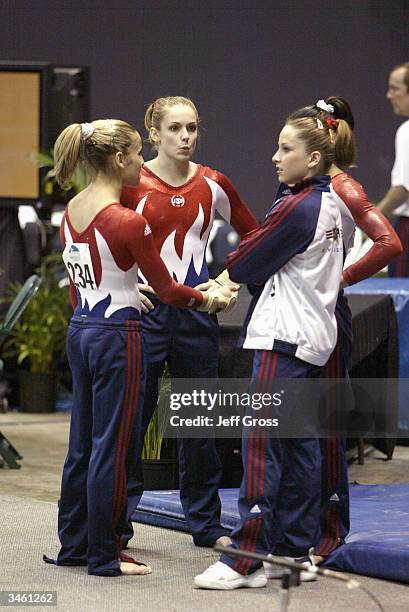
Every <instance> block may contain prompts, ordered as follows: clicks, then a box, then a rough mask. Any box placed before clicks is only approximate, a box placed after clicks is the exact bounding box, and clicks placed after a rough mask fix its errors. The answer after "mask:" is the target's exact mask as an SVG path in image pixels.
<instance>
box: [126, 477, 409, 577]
mask: <svg viewBox="0 0 409 612" xmlns="http://www.w3.org/2000/svg"><path fill="white" fill-rule="evenodd" d="M350 495H351V532H350V534H349V536H348V538H347V542H346V544H345V545H344V546H341V547H339V548H338V549H337V550H336V551H334V552H333V553H332V555H331V556H330V557H328V559H327V561H326V563H325V566H326V567H333V568H336V569H339V570H343V571H346V572H353V573H356V574H364V575H365V576H373V577H375V578H384V579H388V580H397V581H401V582H406V583H409V484H388V485H350ZM237 497H238V489H221V490H220V498H221V500H222V516H221V522H222V525H223V526H224V527H226V528H228V529H232V528H233V527H234V526H235V525H236V523H237V520H238V511H237ZM132 520H133V521H135V522H138V523H145V524H148V525H154V526H157V527H165V528H168V529H176V530H178V531H186V532H188V531H189V530H188V528H187V525H186V522H185V519H184V515H183V512H182V506H181V504H180V499H179V491H146V492H145V493H144V494H143V497H142V500H141V502H140V504H139V507H138V510H137V511H136V512H135V513H134V515H133V516H132Z"/></svg>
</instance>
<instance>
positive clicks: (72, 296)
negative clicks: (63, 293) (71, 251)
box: [60, 214, 78, 310]
mask: <svg viewBox="0 0 409 612" xmlns="http://www.w3.org/2000/svg"><path fill="white" fill-rule="evenodd" d="M65 223H66V221H65V214H64V216H63V218H62V221H61V225H60V242H61V245H62V248H63V250H64V249H65V234H64V224H65ZM67 276H68V283H69V289H70V300H71V306H72V309H73V310H75V309H76V307H77V303H78V295H77V290H76V288H75V286H74V283H73V282H72V280H71V278H70V275H69V274H68V273H67Z"/></svg>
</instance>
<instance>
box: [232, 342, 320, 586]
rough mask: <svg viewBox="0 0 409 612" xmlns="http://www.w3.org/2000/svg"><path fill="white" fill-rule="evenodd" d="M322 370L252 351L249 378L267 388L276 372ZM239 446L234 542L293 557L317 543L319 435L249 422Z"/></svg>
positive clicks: (244, 569)
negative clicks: (274, 433)
mask: <svg viewBox="0 0 409 612" xmlns="http://www.w3.org/2000/svg"><path fill="white" fill-rule="evenodd" d="M321 375H322V368H320V367H318V366H313V365H311V364H308V363H306V362H304V361H301V360H300V359H297V358H296V357H293V356H290V355H286V354H282V353H278V352H274V351H264V350H257V351H256V352H255V356H254V362H253V375H252V378H253V385H255V387H254V388H255V389H256V390H258V391H264V392H267V391H268V389H269V388H271V387H272V385H273V383H275V382H276V381H277V379H279V378H287V379H288V378H317V377H320V376H321ZM252 414H253V416H254V414H256V413H254V412H253V413H252ZM258 416H266V417H268V416H269V414H268V409H267V410H266V411H265V412H264V414H262V415H261V411H260V412H259V413H258ZM242 448H243V464H244V476H243V481H242V484H241V487H240V494H239V513H240V522H239V524H238V526H237V527H236V528H235V529H234V531H233V533H232V535H231V538H232V541H233V547H234V548H237V549H240V548H241V549H243V550H246V551H249V552H256V553H260V554H264V555H266V554H268V553H270V552H274V553H275V554H280V555H288V556H292V557H297V556H301V555H305V554H306V553H307V552H308V550H309V549H310V547H312V546H314V545H315V544H316V542H317V541H318V538H319V533H320V496H321V452H320V445H319V440H318V439H315V438H305V439H299V438H288V439H280V438H276V437H270V436H269V435H268V432H265V433H263V432H260V431H257V428H254V429H252V430H250V431H249V432H248V433H247V435H245V436H243V444H242ZM286 503H288V508H289V510H288V511H286ZM280 516H284V517H285V519H286V521H285V522H286V524H287V525H288V526H289V527H290V528H291V533H290V534H286V533H285V531H284V527H285V526H284V525H283V524H281V521H280ZM283 541H285V548H284V547H283V544H282V542H283ZM221 561H223V562H224V563H226V564H227V565H229V566H230V567H232V568H233V569H234V570H236V571H237V572H240V573H241V574H248V573H251V572H253V571H255V570H256V569H257V568H258V567H259V566H260V565H261V564H260V562H257V561H251V560H249V559H240V558H233V557H229V556H228V555H225V554H223V555H222V556H221Z"/></svg>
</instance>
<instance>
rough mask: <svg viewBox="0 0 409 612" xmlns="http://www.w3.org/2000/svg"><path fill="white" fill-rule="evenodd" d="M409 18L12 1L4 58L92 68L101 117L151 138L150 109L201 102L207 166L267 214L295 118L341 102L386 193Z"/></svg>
mask: <svg viewBox="0 0 409 612" xmlns="http://www.w3.org/2000/svg"><path fill="white" fill-rule="evenodd" d="M408 14H409V3H408V1H407V0H400V1H398V0H384V1H373V0H372V1H369V0H368V1H360V0H355V1H351V2H350V1H346V2H325V1H322V2H312V1H311V0H305V1H293V2H291V1H287V2H282V1H277V2H276V1H270V2H267V1H257V0H253V1H252V2H250V1H247V2H245V1H241V0H235V1H230V0H227V1H224V2H223V1H222V0H220V1H216V0H207V1H206V2H204V1H203V2H201V1H200V0H192V1H189V0H186V1H184V2H182V1H176V0H175V1H165V0H163V1H160V0H146V1H143V2H142V1H138V0H133V1H121V0H117V1H116V2H113V1H112V0H99V1H95V0H88V1H82V2H79V1H78V0H71V1H66V2H60V1H58V0H25V1H22V0H2V2H1V3H0V59H2V60H20V61H23V60H29V61H49V62H52V63H54V64H56V65H61V64H71V65H89V66H90V67H91V110H92V113H91V117H90V119H92V118H98V117H113V116H115V117H118V118H122V119H125V120H128V121H130V122H132V123H133V124H134V125H135V126H136V127H137V128H139V129H140V130H141V131H143V116H144V110H145V108H146V105H147V104H149V103H150V102H151V101H152V100H154V99H155V98H157V97H158V96H161V95H169V94H173V95H187V96H191V97H192V98H193V100H194V101H195V102H196V104H197V106H198V108H199V112H200V115H201V119H202V138H201V144H200V148H199V150H198V152H197V155H196V159H197V160H198V161H200V162H202V163H205V164H208V165H210V166H212V167H215V168H217V169H219V170H221V171H223V172H225V173H226V174H227V175H228V176H229V177H230V178H231V180H232V181H233V182H234V183H235V185H236V186H237V187H238V189H239V191H240V193H241V194H242V197H243V198H244V199H245V200H246V201H247V202H248V204H249V205H250V206H251V207H252V208H253V210H254V211H255V212H256V214H257V215H258V217H260V218H261V217H262V216H263V213H264V211H265V209H266V208H267V207H268V206H269V203H270V200H271V197H272V194H273V192H274V191H275V189H276V178H275V173H274V171H273V167H272V165H271V155H272V152H273V151H274V147H275V143H276V140H277V136H278V132H279V130H280V127H281V125H282V122H283V119H284V118H285V116H286V115H287V114H288V113H289V112H290V111H292V110H294V109H295V108H297V107H298V106H301V105H304V104H307V103H311V102H314V101H316V100H317V99H318V98H321V97H324V96H327V95H330V94H339V95H343V96H344V97H346V98H347V99H348V100H349V101H350V103H351V105H352V108H353V110H354V112H355V116H356V126H357V127H356V136H357V141H358V146H359V167H358V168H357V169H356V171H355V176H356V177H358V178H359V180H360V181H361V182H362V183H363V184H364V185H365V186H366V187H367V190H368V191H369V193H370V195H371V196H372V197H373V198H380V197H381V196H382V194H383V192H384V191H385V189H386V188H387V187H388V186H389V182H390V170H391V166H392V163H393V148H394V133H395V130H396V128H397V126H398V125H399V123H400V122H401V121H402V119H399V118H396V117H394V115H393V113H392V111H391V107H390V105H389V102H388V101H387V100H386V98H385V92H386V87H387V78H388V73H389V71H390V68H391V67H393V66H394V65H395V64H397V63H401V62H403V61H408V60H409V45H408V42H409V20H408ZM144 155H145V158H146V159H148V158H149V156H150V155H151V152H150V149H149V147H148V145H147V146H146V147H145V150H144Z"/></svg>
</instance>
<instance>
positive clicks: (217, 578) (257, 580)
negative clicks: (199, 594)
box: [195, 561, 267, 591]
mask: <svg viewBox="0 0 409 612" xmlns="http://www.w3.org/2000/svg"><path fill="white" fill-rule="evenodd" d="M266 584H267V578H266V575H265V573H264V569H263V568H262V567H261V568H260V569H258V570H256V571H255V572H253V574H248V575H247V576H244V575H243V574H239V572H236V571H235V570H233V569H232V568H231V567H230V566H228V565H226V563H222V562H221V561H217V563H214V565H211V566H210V567H208V568H207V570H205V571H204V572H203V574H198V575H197V576H196V577H195V585H196V586H197V587H200V588H201V589H217V590H219V591H230V590H233V589H239V588H240V587H250V588H257V587H265V586H266Z"/></svg>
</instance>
